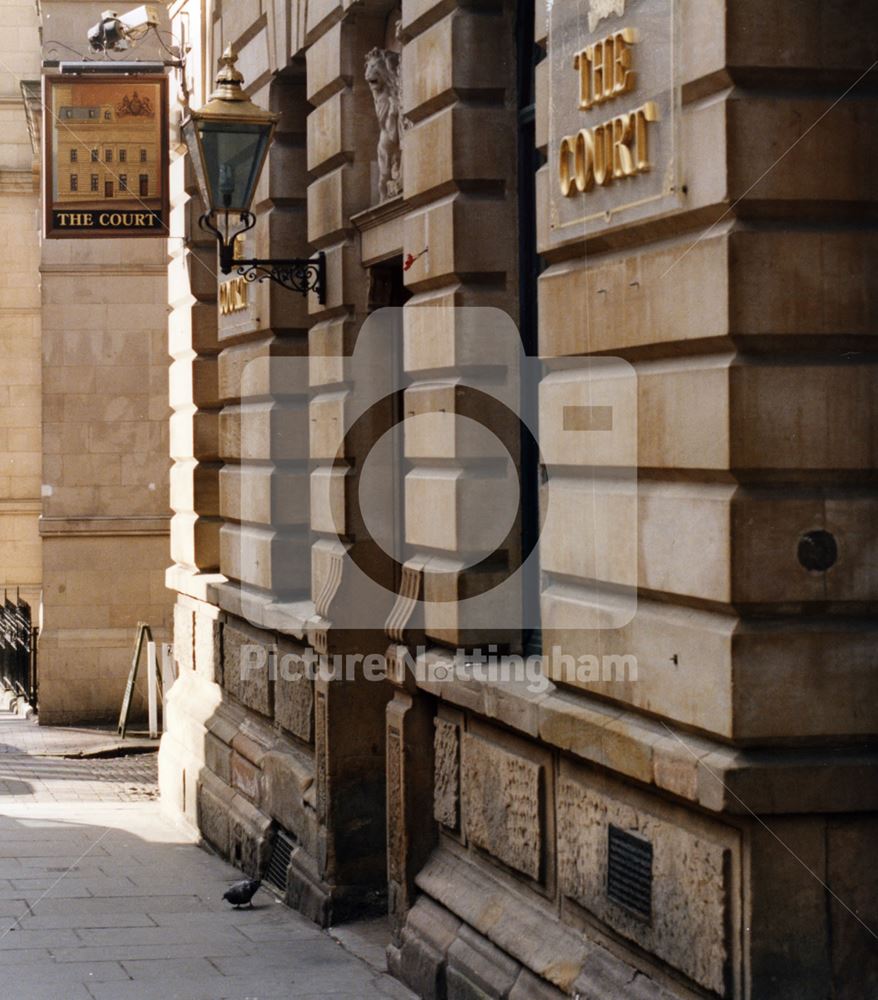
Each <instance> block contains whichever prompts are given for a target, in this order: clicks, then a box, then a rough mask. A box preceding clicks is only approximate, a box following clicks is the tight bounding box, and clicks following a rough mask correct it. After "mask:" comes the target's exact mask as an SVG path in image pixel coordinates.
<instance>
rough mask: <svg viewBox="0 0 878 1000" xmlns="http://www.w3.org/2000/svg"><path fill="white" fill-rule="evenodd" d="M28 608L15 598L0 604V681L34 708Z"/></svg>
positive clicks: (33, 638) (33, 646)
mask: <svg viewBox="0 0 878 1000" xmlns="http://www.w3.org/2000/svg"><path fill="white" fill-rule="evenodd" d="M38 632H39V630H38V629H37V628H36V627H35V626H34V625H33V623H32V621H31V609H30V605H29V604H27V603H26V602H25V601H22V600H21V598H20V597H19V595H18V594H16V595H15V600H14V601H10V600H9V596H8V595H7V594H6V592H5V591H4V593H3V602H2V603H0V681H2V683H3V685H4V686H5V687H6V688H7V690H11V691H15V693H16V694H18V695H21V696H23V697H24V698H26V699H27V701H28V702H29V703H30V704H31V705H32V706H33V707H34V708H36V707H37V634H38Z"/></svg>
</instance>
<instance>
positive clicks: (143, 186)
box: [140, 174, 149, 198]
mask: <svg viewBox="0 0 878 1000" xmlns="http://www.w3.org/2000/svg"><path fill="white" fill-rule="evenodd" d="M148 194H149V174H141V175H140V197H141V198H145V197H146V196H147V195H148Z"/></svg>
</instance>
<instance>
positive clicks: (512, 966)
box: [446, 924, 521, 1000]
mask: <svg viewBox="0 0 878 1000" xmlns="http://www.w3.org/2000/svg"><path fill="white" fill-rule="evenodd" d="M520 970H521V966H520V965H519V964H518V963H517V962H515V961H514V960H513V959H511V958H510V957H509V956H508V955H506V954H505V953H504V952H502V951H501V950H500V949H499V948H497V947H495V946H494V945H493V944H491V942H490V941H488V940H487V938H484V937H482V936H481V935H480V934H478V933H477V932H476V931H474V930H472V929H471V928H470V927H467V926H466V924H464V925H463V926H462V927H461V929H460V933H459V934H458V936H457V938H456V939H455V941H454V942H453V943H452V945H451V947H450V948H449V949H448V971H447V974H446V976H447V983H448V1000H487V998H489V997H505V996H508V995H509V991H510V990H511V989H512V987H513V985H514V984H515V980H516V979H517V978H518V973H519V971H520Z"/></svg>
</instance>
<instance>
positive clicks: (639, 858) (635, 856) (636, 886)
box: [607, 823, 652, 920]
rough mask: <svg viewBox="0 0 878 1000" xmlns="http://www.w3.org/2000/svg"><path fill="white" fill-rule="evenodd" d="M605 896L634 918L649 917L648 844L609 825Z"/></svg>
mask: <svg viewBox="0 0 878 1000" xmlns="http://www.w3.org/2000/svg"><path fill="white" fill-rule="evenodd" d="M607 858H608V860H607V896H609V898H610V899H612V900H613V902H614V903H618V904H619V905H620V906H624V907H625V909H626V910H630V911H631V913H634V914H635V915H636V916H638V917H641V918H642V919H644V920H649V919H650V917H651V916H652V844H651V843H650V842H649V841H648V840H644V839H643V838H642V837H635V836H633V835H632V834H630V833H626V832H625V830H620V829H619V827H617V826H613V825H612V823H611V824H610V826H609V828H608V853H607Z"/></svg>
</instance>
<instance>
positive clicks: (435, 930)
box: [388, 896, 461, 1000]
mask: <svg viewBox="0 0 878 1000" xmlns="http://www.w3.org/2000/svg"><path fill="white" fill-rule="evenodd" d="M460 926H461V923H460V920H458V919H457V918H456V917H455V916H454V915H453V914H452V913H450V912H449V911H448V910H446V909H445V908H444V907H442V906H437V904H436V903H434V902H433V901H432V900H431V899H430V898H429V897H428V896H421V898H420V899H419V900H418V902H417V903H416V904H415V905H414V906H413V907H412V909H411V910H410V911H409V915H408V919H407V920H406V926H405V929H404V930H403V932H402V946H401V947H400V949H399V950H398V951H395V952H391V953H390V955H389V956H388V958H389V963H390V971H391V972H392V973H393V975H395V976H397V977H398V978H400V979H402V980H403V981H404V982H406V983H408V985H409V986H410V987H411V988H412V989H413V990H414V991H415V992H416V993H417V995H418V996H419V997H423V998H424V1000H445V996H446V993H445V957H446V955H447V953H448V948H449V946H450V945H451V943H452V942H453V941H454V939H455V936H456V935H457V932H458V930H459V929H460Z"/></svg>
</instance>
